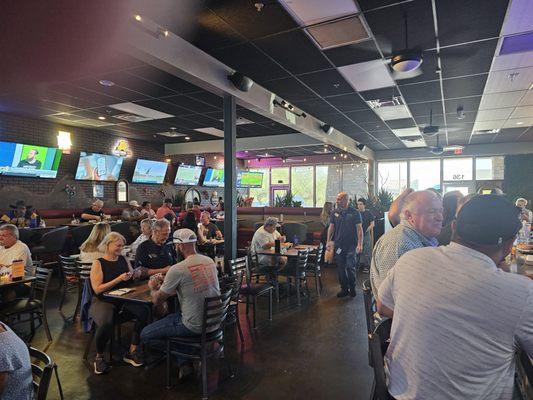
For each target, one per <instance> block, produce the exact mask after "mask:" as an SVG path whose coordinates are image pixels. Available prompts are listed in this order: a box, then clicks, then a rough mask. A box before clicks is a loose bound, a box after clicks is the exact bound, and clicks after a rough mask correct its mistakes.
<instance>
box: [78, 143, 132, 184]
mask: <svg viewBox="0 0 533 400" xmlns="http://www.w3.org/2000/svg"><path fill="white" fill-rule="evenodd" d="M123 161H124V158H123V157H117V156H112V155H109V154H98V153H86V152H84V151H82V152H80V161H79V162H78V169H77V170H76V179H78V180H81V181H107V182H115V181H118V177H119V175H120V169H121V168H122V162H123Z"/></svg>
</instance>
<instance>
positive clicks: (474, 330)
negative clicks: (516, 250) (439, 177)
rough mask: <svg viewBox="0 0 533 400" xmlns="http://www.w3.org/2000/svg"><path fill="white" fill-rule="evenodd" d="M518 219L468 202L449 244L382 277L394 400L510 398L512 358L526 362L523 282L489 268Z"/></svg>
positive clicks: (532, 283) (528, 298)
mask: <svg viewBox="0 0 533 400" xmlns="http://www.w3.org/2000/svg"><path fill="white" fill-rule="evenodd" d="M487 215H490V218H487ZM518 216H519V210H518V209H517V208H516V207H515V206H514V205H512V204H511V203H509V202H508V201H507V200H506V199H505V198H504V197H503V196H498V195H478V196H475V197H474V198H472V199H471V200H470V201H469V202H468V203H466V204H465V205H464V206H463V207H462V208H461V210H460V211H459V214H458V215H457V220H456V221H455V222H454V223H453V224H452V230H453V231H454V234H453V237H452V243H451V244H449V245H448V246H441V247H425V248H420V249H415V250H411V251H409V252H407V253H405V254H404V255H403V256H402V257H400V259H399V260H398V262H397V263H396V265H395V266H394V268H392V269H391V270H390V271H389V273H388V275H387V277H386V278H385V280H384V281H383V283H382V284H381V286H380V287H379V298H378V300H377V304H378V311H379V312H380V313H381V314H382V315H385V316H388V317H391V318H393V320H392V329H391V339H390V345H389V348H388V350H387V354H386V357H385V362H386V364H387V367H388V371H389V392H390V394H391V395H392V396H393V397H394V398H396V399H429V398H431V399H435V400H437V399H470V400H475V399H479V400H481V399H483V400H487V399H498V400H506V399H509V400H510V399H511V398H513V384H514V373H515V363H516V359H515V354H516V351H517V349H518V348H521V349H522V351H524V352H525V353H526V354H527V355H528V356H529V357H533V280H530V279H528V278H526V277H524V276H520V275H516V274H511V273H508V272H504V271H503V270H501V269H499V268H498V265H499V264H500V263H501V262H502V261H503V259H504V258H505V257H506V256H507V255H508V254H509V253H510V251H511V248H512V246H513V242H514V240H515V237H516V234H517V232H518V231H519V229H520V227H521V224H520V221H519V219H518Z"/></svg>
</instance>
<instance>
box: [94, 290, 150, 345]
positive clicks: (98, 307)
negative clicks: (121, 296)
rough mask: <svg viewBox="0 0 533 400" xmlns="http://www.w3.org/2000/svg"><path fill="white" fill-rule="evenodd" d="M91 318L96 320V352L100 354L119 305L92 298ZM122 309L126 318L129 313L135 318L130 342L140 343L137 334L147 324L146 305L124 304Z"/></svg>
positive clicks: (110, 330) (138, 334)
mask: <svg viewBox="0 0 533 400" xmlns="http://www.w3.org/2000/svg"><path fill="white" fill-rule="evenodd" d="M92 307H93V318H94V320H95V322H96V335H95V342H96V352H97V353H98V354H102V353H103V352H104V351H105V347H106V345H107V342H108V341H109V339H110V338H111V335H112V333H113V317H114V315H115V310H116V309H117V307H120V306H119V305H115V304H113V303H107V302H104V301H101V300H99V299H94V298H93V305H92ZM122 311H123V312H125V314H126V315H125V316H126V318H127V317H128V316H129V315H130V316H131V317H132V319H133V318H135V324H134V326H133V333H132V336H131V344H133V345H138V344H139V343H140V339H139V336H140V334H141V331H142V329H143V328H144V327H145V326H146V325H147V323H148V318H149V314H150V311H149V310H148V308H147V307H145V306H141V305H139V304H128V303H126V304H124V305H123V306H122Z"/></svg>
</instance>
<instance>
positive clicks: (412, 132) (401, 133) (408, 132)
mask: <svg viewBox="0 0 533 400" xmlns="http://www.w3.org/2000/svg"><path fill="white" fill-rule="evenodd" d="M392 131H393V132H394V134H395V135H396V136H398V137H405V136H417V135H420V129H418V127H413V128H401V129H393V130H392Z"/></svg>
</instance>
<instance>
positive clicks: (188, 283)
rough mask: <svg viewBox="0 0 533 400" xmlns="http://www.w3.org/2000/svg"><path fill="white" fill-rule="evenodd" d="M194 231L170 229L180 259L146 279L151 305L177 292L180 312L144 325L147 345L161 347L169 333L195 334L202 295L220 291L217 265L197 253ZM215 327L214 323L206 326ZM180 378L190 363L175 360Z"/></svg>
mask: <svg viewBox="0 0 533 400" xmlns="http://www.w3.org/2000/svg"><path fill="white" fill-rule="evenodd" d="M197 240H198V238H197V236H196V234H195V233H194V232H193V231H191V230H190V229H179V230H177V231H176V232H174V235H173V240H172V242H173V243H174V244H175V246H176V251H177V252H179V253H181V254H182V255H183V258H184V259H183V261H181V262H179V263H177V264H175V265H173V266H172V267H170V269H169V270H168V272H167V273H166V275H165V277H164V279H163V278H162V276H161V275H155V276H153V277H152V279H150V281H149V282H148V286H149V287H150V290H151V294H152V302H153V304H154V306H155V307H158V306H160V305H162V304H163V303H164V302H165V301H166V300H167V299H168V298H169V297H170V296H173V295H174V294H177V295H178V301H179V304H180V309H181V312H177V313H174V314H169V315H167V316H166V317H164V318H162V319H160V320H158V321H155V322H153V323H152V324H150V325H148V326H146V327H145V328H144V329H143V330H142V332H141V340H142V342H143V343H145V344H148V345H149V346H153V347H159V348H164V343H165V339H166V338H167V337H169V336H197V335H199V334H201V333H202V317H203V308H204V299H205V298H206V297H214V296H219V295H220V287H219V284H218V276H217V267H216V265H215V262H214V261H213V259H211V258H209V257H207V256H204V255H201V254H198V253H197V251H196V241H197ZM215 329H217V327H216V326H213V327H211V329H210V330H215ZM178 364H179V366H180V371H179V376H180V379H181V378H184V377H185V376H187V375H190V374H191V373H192V372H193V369H192V365H191V363H186V362H185V361H184V360H178Z"/></svg>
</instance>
